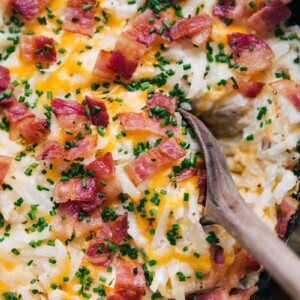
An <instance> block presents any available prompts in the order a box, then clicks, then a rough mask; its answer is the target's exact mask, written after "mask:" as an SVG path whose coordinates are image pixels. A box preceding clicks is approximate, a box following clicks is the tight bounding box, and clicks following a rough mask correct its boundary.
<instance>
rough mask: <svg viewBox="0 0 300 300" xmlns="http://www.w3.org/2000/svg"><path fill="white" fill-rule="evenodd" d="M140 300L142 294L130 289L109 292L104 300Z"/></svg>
mask: <svg viewBox="0 0 300 300" xmlns="http://www.w3.org/2000/svg"><path fill="white" fill-rule="evenodd" d="M128 299H130V300H141V299H142V294H141V293H140V292H139V291H136V290H130V289H127V288H126V289H118V290H114V291H113V292H111V293H110V294H109V295H108V296H107V297H106V300H128Z"/></svg>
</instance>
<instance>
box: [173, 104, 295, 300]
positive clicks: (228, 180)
mask: <svg viewBox="0 0 300 300" xmlns="http://www.w3.org/2000/svg"><path fill="white" fill-rule="evenodd" d="M178 111H179V112H180V113H181V115H182V116H183V118H184V119H185V120H186V121H187V122H188V123H189V124H190V126H191V127H192V128H193V129H194V131H195V133H196V136H197V137H198V139H199V141H200V145H201V147H202V152H203V154H204V159H205V165H206V172H207V194H206V204H205V210H204V217H205V218H207V219H208V220H210V221H212V222H216V223H218V224H220V225H222V226H223V227H224V228H225V229H226V230H227V231H228V232H229V233H230V234H231V235H232V236H233V237H234V238H235V239H236V240H237V241H238V242H239V243H240V244H241V245H242V246H243V247H245V248H246V249H247V250H248V251H249V252H250V253H251V254H252V255H253V256H254V257H255V258H256V259H257V260H258V261H259V262H260V263H261V264H262V265H263V266H264V267H265V268H266V270H267V271H268V272H269V273H270V274H271V276H272V277H273V278H274V279H275V280H276V281H277V282H278V284H279V285H281V286H282V288H283V289H284V290H285V291H286V292H287V293H288V294H289V295H290V296H291V297H293V298H294V299H297V300H299V299H300V260H299V259H298V257H297V256H296V255H295V254H294V253H293V252H292V251H291V250H290V249H289V248H288V247H287V246H286V245H285V244H284V243H283V242H282V241H281V240H280V239H278V238H277V236H276V235H275V233H273V232H272V231H271V230H270V229H269V228H268V227H267V226H266V225H265V224H264V223H263V222H262V221H261V220H260V219H259V218H258V217H257V216H256V215H255V214H254V213H253V211H252V210H251V209H250V208H249V207H248V206H247V204H246V203H245V201H244V199H243V198H242V196H241V195H240V193H239V192H238V190H237V188H236V186H235V184H234V182H233V179H232V177H231V174H230V171H229V169H228V167H227V164H226V161H225V158H224V155H223V153H222V150H221V147H220V146H219V144H218V142H217V140H216V139H215V137H214V136H213V135H212V134H211V133H210V131H209V130H208V129H207V128H206V126H205V125H204V124H203V123H202V122H201V121H200V120H199V119H198V118H197V117H195V116H194V115H192V114H190V113H188V112H187V111H185V110H182V109H178Z"/></svg>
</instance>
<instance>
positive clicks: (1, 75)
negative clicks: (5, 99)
mask: <svg viewBox="0 0 300 300" xmlns="http://www.w3.org/2000/svg"><path fill="white" fill-rule="evenodd" d="M9 85H10V76H9V69H7V68H5V67H3V66H0V89H3V90H5V89H7V88H8V87H9ZM0 93H1V92H0Z"/></svg>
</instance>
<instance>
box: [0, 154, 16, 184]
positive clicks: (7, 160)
mask: <svg viewBox="0 0 300 300" xmlns="http://www.w3.org/2000/svg"><path fill="white" fill-rule="evenodd" d="M12 160H13V158H12V157H9V156H5V155H0V184H1V183H2V182H3V180H4V178H5V176H6V174H7V172H8V169H9V167H10V165H11V163H12Z"/></svg>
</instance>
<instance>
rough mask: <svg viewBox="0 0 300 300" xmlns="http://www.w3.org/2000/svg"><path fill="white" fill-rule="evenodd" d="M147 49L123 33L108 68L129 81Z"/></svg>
mask: <svg viewBox="0 0 300 300" xmlns="http://www.w3.org/2000/svg"><path fill="white" fill-rule="evenodd" d="M146 49H147V48H146V47H145V46H144V45H142V44H140V43H138V42H136V41H135V40H133V39H132V38H131V37H130V36H128V35H127V34H126V33H125V32H123V33H121V35H120V36H119V38H118V40H117V42H116V45H115V48H114V50H113V52H112V54H111V58H110V60H109V63H108V64H107V68H109V69H110V70H112V71H113V72H115V73H117V74H119V75H120V76H122V77H123V78H125V79H127V80H129V79H130V78H131V77H132V74H133V72H134V71H135V69H136V68H137V66H138V64H139V61H140V59H141V58H142V56H143V55H144V53H145V51H146Z"/></svg>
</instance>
